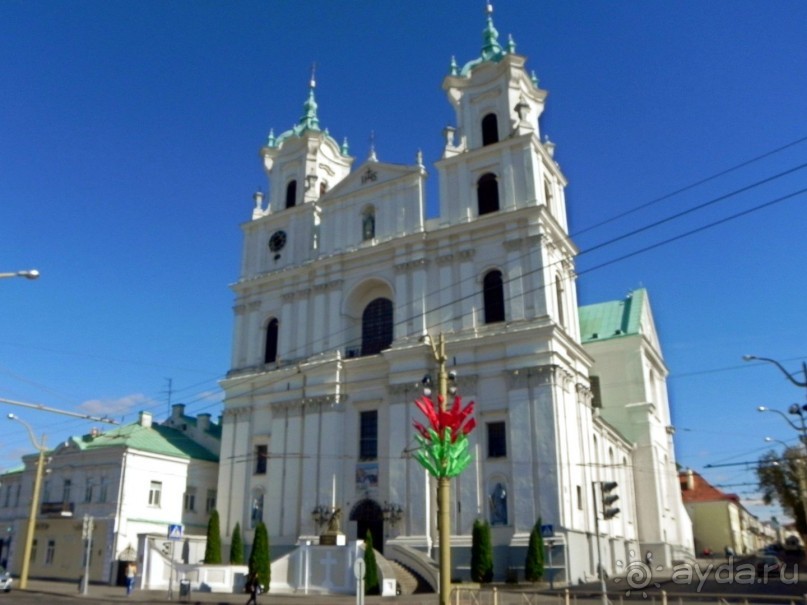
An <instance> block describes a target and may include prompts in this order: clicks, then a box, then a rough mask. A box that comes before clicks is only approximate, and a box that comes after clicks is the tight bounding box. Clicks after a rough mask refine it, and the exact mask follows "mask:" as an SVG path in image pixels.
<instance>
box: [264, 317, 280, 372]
mask: <svg viewBox="0 0 807 605" xmlns="http://www.w3.org/2000/svg"><path fill="white" fill-rule="evenodd" d="M277 332H278V323H277V319H275V318H274V317H273V318H272V319H271V321H269V323H268V324H267V326H266V348H265V350H264V354H263V362H264V363H274V362H276V361H277Z"/></svg>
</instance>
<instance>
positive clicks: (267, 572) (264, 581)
mask: <svg viewBox="0 0 807 605" xmlns="http://www.w3.org/2000/svg"><path fill="white" fill-rule="evenodd" d="M249 573H250V574H254V575H256V576H257V577H258V582H260V584H261V586H263V587H264V590H265V591H266V592H269V582H270V581H271V580H272V568H271V566H270V565H269V532H267V531H266V525H264V524H263V521H261V522H260V523H258V525H257V527H256V528H255V540H254V541H253V542H252V552H250V553H249Z"/></svg>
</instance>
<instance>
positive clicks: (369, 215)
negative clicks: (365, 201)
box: [361, 206, 375, 242]
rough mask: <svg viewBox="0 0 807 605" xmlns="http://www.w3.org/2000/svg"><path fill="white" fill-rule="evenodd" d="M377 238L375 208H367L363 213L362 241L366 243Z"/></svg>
mask: <svg viewBox="0 0 807 605" xmlns="http://www.w3.org/2000/svg"><path fill="white" fill-rule="evenodd" d="M374 237H375V208H373V207H372V206H367V208H365V209H364V211H363V212H362V213H361V239H362V241H364V242H366V241H368V240H371V239H373V238H374Z"/></svg>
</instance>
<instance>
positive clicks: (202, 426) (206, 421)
mask: <svg viewBox="0 0 807 605" xmlns="http://www.w3.org/2000/svg"><path fill="white" fill-rule="evenodd" d="M196 426H197V428H198V429H199V430H200V431H202V432H205V431H207V430H208V429H209V428H210V414H199V415H198V416H197V417H196Z"/></svg>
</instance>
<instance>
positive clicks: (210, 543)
mask: <svg viewBox="0 0 807 605" xmlns="http://www.w3.org/2000/svg"><path fill="white" fill-rule="evenodd" d="M220 563H221V532H220V530H219V511H217V510H216V509H215V508H214V509H213V510H212V511H211V512H210V519H208V521H207V544H206V545H205V564H206V565H218V564H220Z"/></svg>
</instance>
